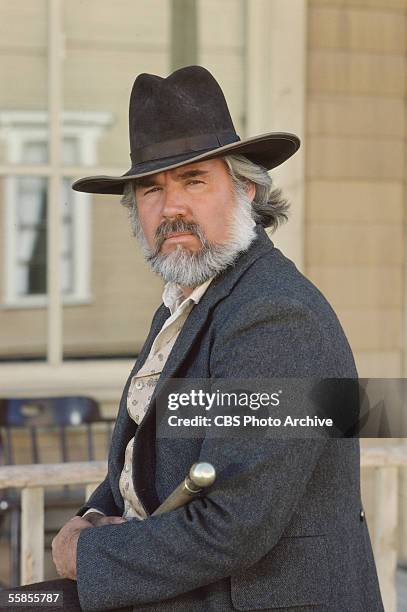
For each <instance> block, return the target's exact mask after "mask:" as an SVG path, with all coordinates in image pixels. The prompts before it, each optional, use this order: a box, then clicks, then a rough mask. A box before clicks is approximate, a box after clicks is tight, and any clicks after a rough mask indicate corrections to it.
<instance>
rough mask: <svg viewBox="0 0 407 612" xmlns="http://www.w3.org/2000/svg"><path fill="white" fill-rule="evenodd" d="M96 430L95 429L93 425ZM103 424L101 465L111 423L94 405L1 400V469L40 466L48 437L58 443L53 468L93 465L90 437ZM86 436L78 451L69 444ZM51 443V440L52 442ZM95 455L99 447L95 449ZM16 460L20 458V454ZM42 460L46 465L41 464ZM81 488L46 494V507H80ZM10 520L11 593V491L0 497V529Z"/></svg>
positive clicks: (16, 510)
mask: <svg viewBox="0 0 407 612" xmlns="http://www.w3.org/2000/svg"><path fill="white" fill-rule="evenodd" d="M96 424H98V426H97V427H95V425H96ZM100 424H103V429H104V430H105V432H104V437H105V441H104V445H103V446H104V453H103V456H100V452H99V457H98V458H100V459H106V458H107V455H108V451H109V447H110V440H111V435H112V431H113V424H114V419H106V418H103V417H102V415H101V413H100V409H99V404H98V403H97V402H96V401H95V400H94V399H93V398H90V397H84V396H64V397H44V398H31V397H30V398H4V399H1V398H0V465H16V464H21V463H25V464H27V463H33V464H39V463H45V462H46V458H45V450H46V449H44V448H43V447H42V445H41V439H44V438H45V439H46V437H47V434H50V435H52V436H53V437H54V438H55V436H56V439H57V440H58V443H57V445H56V447H55V445H53V450H54V451H55V450H56V452H57V459H56V460H55V461H53V462H62V463H66V462H69V461H78V460H80V461H93V460H94V459H95V458H96V452H95V450H96V445H95V434H96V430H97V429H98V430H99V432H100V429H101V427H100ZM79 432H84V433H85V439H86V443H85V444H84V445H82V446H81V448H80V449H79V450H80V453H79V455H80V456H78V446H77V445H75V446H73V445H71V444H70V435H72V434H77V433H79ZM16 434H20V438H21V436H23V437H24V440H27V442H26V443H25V444H24V445H23V451H24V453H23V458H24V460H23V461H21V458H18V457H17V455H18V454H19V453H18V452H17V450H18V449H17V448H16V446H15V436H16ZM54 438H53V439H54ZM98 448H99V450H100V446H99V447H98ZM20 454H21V453H20ZM44 459H45V460H44ZM83 496H84V491H83V488H82V489H81V490H78V488H77V487H76V488H72V487H69V486H65V487H63V488H62V490H61V491H57V492H55V491H52V492H51V491H49V492H46V496H45V506H46V507H48V508H49V507H54V508H55V507H58V508H62V507H73V508H77V507H78V506H80V505H81V504H82V503H83ZM7 514H8V515H9V517H10V527H9V539H10V552H11V557H10V576H11V584H10V586H11V587H14V586H18V585H19V583H20V517H21V508H20V498H19V495H18V494H17V493H16V492H15V491H14V490H11V489H7V490H3V491H0V525H1V522H4V519H5V517H6V515H7Z"/></svg>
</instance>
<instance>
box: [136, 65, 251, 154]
mask: <svg viewBox="0 0 407 612" xmlns="http://www.w3.org/2000/svg"><path fill="white" fill-rule="evenodd" d="M129 136H130V150H131V157H132V160H133V163H134V162H137V161H142V159H143V154H145V156H146V157H148V158H150V159H153V158H154V150H155V149H156V152H157V157H161V158H162V157H165V143H167V145H170V146H169V150H168V154H169V155H172V154H174V153H176V152H177V150H176V149H177V146H178V147H179V148H180V150H181V149H183V148H184V149H185V145H187V143H188V144H189V146H188V145H187V146H188V148H190V146H193V145H194V142H195V144H196V148H197V150H199V149H204V148H206V146H205V137H208V136H212V137H215V138H217V141H218V145H222V144H229V143H230V142H236V141H239V140H240V139H239V137H238V135H237V134H236V131H235V128H234V125H233V122H232V118H231V116H230V112H229V109H228V106H227V103H226V100H225V97H224V95H223V92H222V90H221V88H220V86H219V84H218V83H217V81H216V79H215V78H214V77H213V76H212V75H211V73H210V72H209V71H208V70H206V69H205V68H203V67H201V66H187V67H185V68H180V69H179V70H176V71H175V72H173V73H172V74H170V75H169V76H168V77H167V78H162V77H160V76H156V75H153V74H147V73H143V74H140V75H139V76H138V77H137V78H136V80H135V81H134V85H133V89H132V92H131V97H130V107H129ZM171 145H172V146H171ZM163 146H164V148H163Z"/></svg>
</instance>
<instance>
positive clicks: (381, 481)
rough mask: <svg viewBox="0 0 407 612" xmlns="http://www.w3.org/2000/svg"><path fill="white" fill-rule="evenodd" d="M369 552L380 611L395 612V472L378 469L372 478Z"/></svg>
mask: <svg viewBox="0 0 407 612" xmlns="http://www.w3.org/2000/svg"><path fill="white" fill-rule="evenodd" d="M375 502H376V503H375V509H376V511H375V516H374V537H373V548H374V552H375V560H376V568H377V573H378V577H379V582H380V590H381V593H382V598H383V604H384V609H385V610H386V612H396V589H395V578H396V569H397V519H398V472H397V467H386V468H383V467H381V468H378V469H377V471H376V477H375Z"/></svg>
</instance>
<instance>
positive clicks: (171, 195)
mask: <svg viewBox="0 0 407 612" xmlns="http://www.w3.org/2000/svg"><path fill="white" fill-rule="evenodd" d="M187 212H188V205H187V202H186V199H185V195H184V194H183V193H182V192H181V190H180V189H178V188H177V187H168V188H167V189H166V190H165V191H164V201H163V207H162V216H163V217H165V218H166V219H171V218H174V219H175V217H179V216H181V217H185V216H186V215H187Z"/></svg>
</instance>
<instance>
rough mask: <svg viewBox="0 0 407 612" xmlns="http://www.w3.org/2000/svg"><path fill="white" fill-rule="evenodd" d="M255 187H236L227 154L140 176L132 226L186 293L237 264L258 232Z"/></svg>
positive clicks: (155, 264)
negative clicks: (147, 175) (252, 204)
mask: <svg viewBox="0 0 407 612" xmlns="http://www.w3.org/2000/svg"><path fill="white" fill-rule="evenodd" d="M255 190H256V188H255V186H254V184H253V183H247V186H245V187H242V186H239V187H236V186H235V185H234V183H233V181H232V178H231V176H230V174H229V172H228V168H227V165H226V162H225V161H223V160H222V159H214V160H210V161H204V162H199V163H193V164H188V165H186V166H182V167H181V168H176V169H175V170H168V171H167V172H159V173H157V174H154V175H151V176H149V177H145V178H144V179H139V180H138V181H137V182H136V190H135V197H136V211H134V213H135V214H132V224H133V231H134V234H135V235H136V236H137V238H138V240H139V243H140V246H141V248H142V250H143V253H144V256H145V258H146V261H147V262H148V263H149V264H150V266H151V268H152V269H153V270H154V272H156V273H157V274H159V275H160V276H161V277H162V278H163V279H164V280H165V281H166V282H170V281H171V282H175V283H178V284H179V285H180V286H181V287H182V288H183V291H184V294H185V295H187V293H186V288H193V287H196V286H198V285H200V284H201V283H203V282H204V281H206V280H208V279H209V278H211V277H214V276H216V275H217V274H219V273H220V272H222V271H223V270H225V268H227V267H228V266H230V265H232V264H233V263H234V261H235V260H236V259H237V257H238V256H239V254H240V253H241V252H243V251H245V250H246V249H248V248H249V245H250V243H251V242H252V241H253V240H254V238H255V236H256V234H255V231H254V226H255V223H254V221H253V218H252V212H251V201H252V199H253V197H254V194H255ZM188 291H189V289H188Z"/></svg>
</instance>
